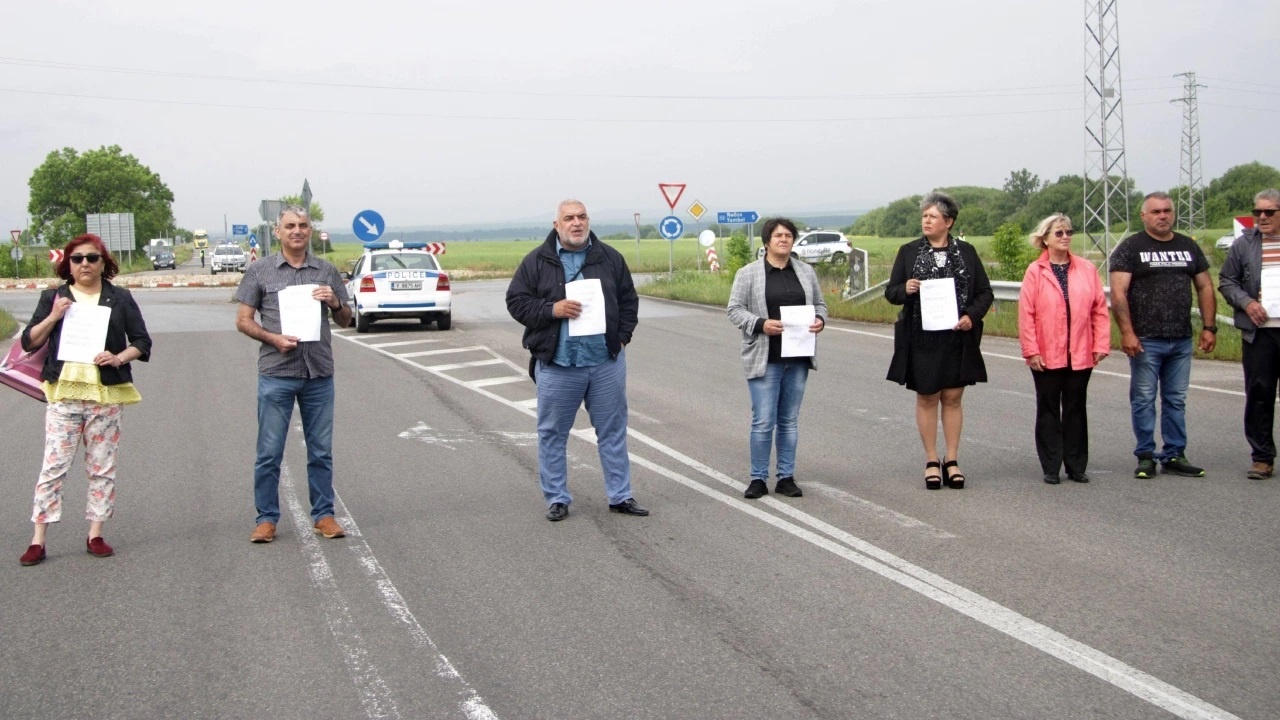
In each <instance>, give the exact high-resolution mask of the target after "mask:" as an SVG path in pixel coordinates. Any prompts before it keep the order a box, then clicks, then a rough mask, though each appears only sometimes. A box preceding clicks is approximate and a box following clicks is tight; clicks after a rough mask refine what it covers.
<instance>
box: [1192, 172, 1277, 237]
mask: <svg viewBox="0 0 1280 720" xmlns="http://www.w3.org/2000/svg"><path fill="white" fill-rule="evenodd" d="M1267 188H1280V170H1277V169H1275V168H1273V167H1271V166H1270V165H1264V164H1262V163H1260V162H1251V163H1248V164H1245V165H1237V166H1235V167H1233V168H1231V169H1230V170H1228V171H1226V172H1225V173H1223V174H1222V176H1221V177H1219V178H1216V179H1215V180H1213V181H1212V182H1210V183H1209V187H1208V192H1207V193H1206V194H1207V195H1208V199H1207V200H1205V204H1204V209H1205V222H1206V224H1207V225H1208V226H1209V227H1215V228H1229V227H1231V219H1232V218H1234V217H1235V216H1237V215H1248V214H1249V212H1250V211H1251V210H1253V196H1254V195H1256V194H1257V193H1258V192H1259V191H1260V190H1265V189H1267Z"/></svg>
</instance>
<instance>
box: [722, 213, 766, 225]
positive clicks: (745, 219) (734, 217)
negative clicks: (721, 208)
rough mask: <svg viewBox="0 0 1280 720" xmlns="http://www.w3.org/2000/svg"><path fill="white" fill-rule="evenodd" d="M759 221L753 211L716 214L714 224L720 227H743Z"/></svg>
mask: <svg viewBox="0 0 1280 720" xmlns="http://www.w3.org/2000/svg"><path fill="white" fill-rule="evenodd" d="M758 220H760V216H759V215H757V214H756V211H755V210H739V211H737V212H722V213H716V222H718V223H720V224H722V225H745V224H746V223H753V222H757V221H758Z"/></svg>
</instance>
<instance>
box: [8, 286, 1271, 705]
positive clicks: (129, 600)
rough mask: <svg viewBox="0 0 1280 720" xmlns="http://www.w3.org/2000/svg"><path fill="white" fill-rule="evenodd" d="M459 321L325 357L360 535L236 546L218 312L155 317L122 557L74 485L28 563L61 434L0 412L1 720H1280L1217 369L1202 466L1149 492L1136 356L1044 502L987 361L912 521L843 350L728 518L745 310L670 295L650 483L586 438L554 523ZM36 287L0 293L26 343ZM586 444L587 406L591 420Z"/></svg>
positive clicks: (907, 429) (244, 447)
mask: <svg viewBox="0 0 1280 720" xmlns="http://www.w3.org/2000/svg"><path fill="white" fill-rule="evenodd" d="M454 288H455V289H454V292H455V309H454V327H453V329H452V330H449V331H445V332H440V331H436V330H434V329H428V330H424V329H422V328H421V326H420V325H418V324H417V323H416V322H405V323H378V324H375V325H374V328H373V333H371V334H368V335H355V334H354V333H353V331H349V330H344V331H342V332H341V333H340V335H341V338H340V339H337V340H335V345H336V347H335V354H336V358H337V366H338V401H337V402H338V412H337V437H336V442H335V445H336V446H335V459H336V477H337V481H336V484H337V488H338V493H339V495H340V498H341V503H340V513H339V517H340V519H341V520H343V521H344V522H345V523H346V524H347V526H348V527H349V528H350V529H351V530H352V532H351V534H350V536H349V537H347V538H345V539H342V540H323V539H317V536H315V535H313V534H312V533H311V531H310V528H309V527H308V525H307V523H306V522H305V519H306V512H307V508H308V507H309V505H308V503H307V498H306V488H305V484H306V459H305V449H304V448H303V446H302V443H301V435H300V433H295V435H294V436H293V437H292V438H291V441H290V446H289V449H288V452H287V455H286V478H287V482H286V485H285V487H284V488H283V490H282V495H283V498H284V500H285V502H284V507H285V510H286V517H285V519H284V520H283V522H282V525H281V535H280V537H279V539H278V540H277V541H276V542H275V543H273V544H271V545H252V544H250V543H249V542H248V536H249V532H250V531H251V530H252V526H253V517H254V513H253V505H252V496H251V475H252V455H253V446H254V436H255V428H256V423H255V414H254V412H255V399H254V398H255V380H254V378H255V357H256V348H255V347H254V345H253V343H252V342H250V341H248V340H247V339H245V338H243V337H242V336H240V335H238V334H237V333H235V332H234V330H233V329H232V325H233V322H232V318H233V315H234V311H233V306H232V304H231V303H230V292H229V291H228V290H227V289H225V288H224V289H210V290H181V291H179V290H164V291H160V290H156V291H145V290H139V291H136V293H135V294H136V296H137V297H138V299H139V302H140V304H141V305H142V308H143V311H144V314H145V315H146V317H147V320H148V323H149V326H150V328H151V330H152V333H153V335H154V339H155V358H154V360H153V361H152V362H151V363H149V364H140V366H139V367H137V368H136V370H135V377H136V380H137V385H138V387H139V389H140V391H141V392H142V395H143V398H144V401H143V402H142V403H141V404H139V405H136V406H132V407H130V408H128V409H127V410H126V418H125V430H124V438H123V441H122V449H121V461H120V465H121V467H120V476H119V482H118V507H117V514H116V517H115V518H114V519H113V520H112V521H111V522H110V523H109V524H108V526H107V538H108V539H109V540H110V541H111V543H112V544H113V545H115V547H116V549H117V553H116V556H115V557H113V558H110V559H105V560H103V559H96V558H93V557H92V556H89V555H87V554H86V553H85V552H84V551H83V549H82V548H83V545H82V543H83V540H82V538H83V534H84V532H85V529H86V525H87V524H86V523H85V521H84V520H83V519H81V516H80V513H79V507H80V503H81V499H82V497H83V493H84V480H83V473H82V470H81V469H80V465H79V463H77V465H76V466H75V467H73V469H72V473H71V476H70V478H69V480H68V489H67V494H66V500H67V503H68V513H67V516H66V518H65V519H64V521H63V522H62V523H61V524H60V525H58V526H55V527H54V528H52V529H51V531H50V543H49V548H48V550H49V559H48V560H47V561H46V562H45V563H44V564H42V565H40V566H37V567H33V568H23V567H20V566H19V565H18V562H17V557H18V555H19V554H21V552H22V551H23V550H24V549H25V547H26V544H27V542H28V540H29V536H30V525H29V512H30V510H29V507H30V504H29V503H30V495H31V486H32V484H33V482H34V479H35V476H36V474H37V472H38V470H39V457H40V452H41V450H40V448H41V443H42V412H43V408H42V406H41V405H40V404H39V403H36V402H33V401H31V400H29V399H26V398H23V397H21V396H19V395H18V394H17V393H13V392H4V393H0V432H3V435H4V437H5V439H6V443H5V448H6V451H7V454H8V461H9V462H8V463H7V470H6V471H4V472H2V473H0V497H4V498H7V499H8V502H6V503H4V505H3V507H4V508H5V512H4V518H5V520H4V522H3V523H0V540H2V542H0V548H4V549H6V552H8V553H9V556H8V560H0V646H3V647H4V648H5V650H6V652H4V653H2V654H0V678H3V680H0V716H3V717H4V718H51V717H57V718H168V717H187V718H240V717H263V716H270V717H277V718H366V717H367V718H383V717H386V718H416V717H423V718H504V719H511V718H618V719H622V718H760V719H766V718H768V719H772V718H1080V717H1098V718H1165V717H1185V718H1231V717H1240V718H1259V719H1261V718H1275V717H1280V686H1277V682H1276V677H1277V670H1280V614H1278V613H1276V612H1275V609H1274V603H1275V598H1276V597H1280V563H1277V561H1276V558H1277V551H1278V550H1280V512H1278V510H1280V480H1277V479H1273V480H1268V481H1263V482H1257V481H1249V480H1245V479H1244V471H1245V469H1246V468H1247V466H1248V461H1249V455H1248V448H1247V445H1246V444H1245V442H1244V439H1243V436H1242V431H1241V427H1240V423H1241V421H1240V417H1241V413H1242V405H1243V397H1242V396H1241V394H1240V386H1241V380H1240V371H1239V368H1238V366H1236V365H1225V364H1213V363H1201V362H1197V363H1196V364H1195V366H1194V369H1193V373H1192V382H1193V383H1194V385H1195V388H1194V389H1193V390H1192V392H1191V394H1190V397H1189V401H1188V405H1189V415H1190V418H1189V431H1190V437H1191V447H1190V450H1189V455H1190V458H1191V460H1192V461H1194V462H1197V463H1199V464H1202V465H1205V466H1206V467H1207V468H1208V469H1209V477H1207V478H1204V479H1186V478H1173V477H1163V476H1162V477H1160V478H1158V479H1155V480H1148V481H1139V480H1135V479H1133V478H1132V477H1131V473H1132V468H1133V458H1132V454H1131V452H1132V435H1131V433H1130V431H1129V420H1128V418H1129V415H1128V403H1127V396H1126V391H1127V379H1126V377H1125V375H1126V372H1127V365H1126V363H1125V362H1124V360H1123V358H1122V357H1112V358H1109V359H1108V360H1106V361H1105V362H1104V363H1103V365H1102V367H1101V369H1100V371H1099V372H1097V373H1095V375H1094V378H1093V382H1092V385H1091V388H1090V391H1091V395H1090V408H1089V409H1090V415H1091V417H1090V423H1091V430H1092V453H1091V455H1092V460H1091V466H1090V474H1091V475H1092V476H1093V478H1094V481H1093V482H1092V483H1090V484H1088V485H1077V484H1074V483H1070V482H1066V483H1063V484H1062V485H1060V486H1048V485H1045V484H1044V483H1042V482H1041V481H1040V472H1039V467H1038V463H1037V461H1036V459H1035V453H1034V449H1033V444H1032V436H1031V426H1032V422H1033V407H1034V400H1033V397H1032V385H1031V379H1030V377H1029V373H1028V371H1027V370H1026V369H1025V367H1024V366H1023V365H1022V363H1021V361H1020V360H1019V359H1018V358H1017V356H1018V352H1017V348H1016V345H1015V344H1014V343H1013V342H1011V341H1009V340H1004V339H997V338H988V339H987V340H986V341H984V350H985V351H986V352H987V363H988V369H989V373H990V375H991V382H989V383H987V384H984V385H980V386H977V387H974V388H972V389H970V391H969V392H968V393H967V395H966V398H965V411H966V419H967V425H966V428H965V434H964V444H963V446H962V450H961V459H962V461H963V466H964V469H965V471H966V474H967V475H968V478H969V486H968V487H967V488H966V489H965V490H963V491H954V490H942V491H939V492H926V491H925V490H924V488H923V482H922V480H921V470H922V458H921V455H922V453H921V450H920V448H919V441H918V439H917V436H916V432H915V427H914V421H913V419H912V412H913V403H914V400H913V397H912V396H911V394H910V393H909V392H908V391H906V390H905V389H902V388H900V387H898V386H897V385H895V384H892V383H889V382H886V381H885V380H884V379H883V378H884V373H885V370H886V368H887V364H888V359H889V354H890V349H891V340H890V334H889V329H888V328H885V327H880V326H868V325H859V324H853V323H846V322H838V321H837V322H832V323H831V325H830V326H829V327H828V329H827V331H825V332H824V333H823V334H822V336H821V337H820V339H819V349H818V353H819V368H820V369H819V371H818V372H816V373H814V374H812V375H811V376H810V380H809V387H808V393H807V397H806V400H805V403H804V406H803V410H802V415H801V440H800V451H799V461H798V467H797V478H798V480H799V482H800V485H801V487H803V488H804V489H805V497H803V498H799V499H788V498H778V497H776V496H773V495H770V496H768V497H767V498H766V499H764V500H761V501H755V502H749V501H744V500H742V499H741V489H742V488H743V487H744V482H743V481H744V479H745V477H746V470H747V464H748V463H747V431H748V425H749V414H750V404H749V399H748V396H747V391H746V387H745V382H744V380H743V378H742V373H741V369H740V365H739V362H738V340H737V331H736V330H735V329H734V328H733V327H732V326H731V325H730V324H729V322H728V321H727V320H726V319H725V317H724V314H723V311H720V310H716V309H708V308H700V307H694V306H689V305H683V304H678V303H667V302H661V301H653V300H647V299H646V300H643V301H642V302H641V324H640V328H639V330H638V331H637V334H636V337H635V340H634V342H633V344H632V345H631V346H630V347H629V348H628V350H627V351H626V357H627V362H628V370H629V385H630V387H629V398H630V407H631V428H632V431H633V437H632V440H631V443H630V449H631V452H632V454H633V470H634V490H635V494H636V497H637V499H638V500H639V501H640V502H641V504H643V505H645V506H646V507H648V508H649V509H650V510H652V512H653V514H652V515H651V516H650V517H648V518H632V517H624V516H620V515H617V514H611V513H609V512H608V511H607V507H606V500H605V498H604V493H603V487H602V485H603V483H602V480H601V476H600V470H599V464H598V460H597V458H596V457H595V448H594V446H593V445H592V444H591V443H590V432H589V425H587V424H586V422H585V416H580V419H579V420H580V422H579V425H578V427H579V428H580V429H582V430H585V431H586V432H583V433H581V435H580V436H579V437H575V438H574V439H573V440H571V441H570V442H571V444H570V460H571V462H570V466H571V467H570V488H571V490H572V491H573V493H574V497H575V501H574V503H573V505H572V508H571V514H570V516H569V518H568V520H566V521H565V522H561V523H554V524H553V523H549V522H547V521H546V520H545V519H544V518H543V512H544V509H545V508H544V507H543V504H542V500H541V496H540V493H539V491H538V486H537V478H536V472H537V470H536V468H537V452H536V443H535V439H534V434H533V433H534V422H533V418H532V415H531V413H532V412H533V411H532V410H531V409H530V404H529V403H528V400H530V399H531V398H533V397H534V387H533V385H532V383H531V382H530V381H529V380H528V379H527V377H525V376H524V371H525V361H526V358H527V355H526V354H525V352H524V351H523V350H522V349H521V347H520V329H519V327H518V326H516V325H515V323H514V322H512V321H511V320H510V319H509V318H508V317H507V315H506V312H505V309H504V308H503V307H502V295H503V291H504V289H505V282H476V283H456V284H455V286H454ZM34 299H35V293H4V294H0V305H3V306H4V307H6V308H8V309H10V310H11V311H12V312H14V313H15V315H16V316H17V317H19V318H20V319H21V318H24V317H26V316H28V315H29V314H30V311H31V308H32V307H33V306H34ZM584 415H585V414H584Z"/></svg>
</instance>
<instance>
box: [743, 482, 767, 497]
mask: <svg viewBox="0 0 1280 720" xmlns="http://www.w3.org/2000/svg"><path fill="white" fill-rule="evenodd" d="M768 494H769V486H768V485H765V484H764V481H763V480H761V479H760V478H752V479H751V483H750V484H749V485H747V491H746V492H744V493H742V497H744V498H746V499H748V500H755V499H757V498H762V497H764V496H765V495H768Z"/></svg>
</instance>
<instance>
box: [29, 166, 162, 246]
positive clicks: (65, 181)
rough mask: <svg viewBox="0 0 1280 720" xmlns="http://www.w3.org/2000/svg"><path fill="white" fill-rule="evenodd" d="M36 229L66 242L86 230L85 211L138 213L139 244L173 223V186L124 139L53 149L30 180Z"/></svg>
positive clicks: (53, 242)
mask: <svg viewBox="0 0 1280 720" xmlns="http://www.w3.org/2000/svg"><path fill="white" fill-rule="evenodd" d="M27 184H28V186H29V187H30V188H31V197H30V200H29V201H28V203H27V212H29V213H30V214H31V232H32V234H34V235H35V236H36V237H38V238H40V239H41V240H42V241H44V242H45V243H47V244H48V245H49V246H50V247H55V248H57V247H63V246H65V245H66V244H67V241H68V240H70V239H71V238H73V237H75V236H76V235H78V234H80V233H83V232H84V231H85V215H88V214H93V213H133V223H134V238H135V248H141V247H143V246H144V245H145V244H146V243H147V241H148V240H149V239H151V238H153V237H160V236H161V235H162V234H164V232H165V230H166V229H167V228H169V227H171V226H172V225H173V224H174V223H173V192H172V191H171V190H169V187H168V186H167V185H165V184H164V182H163V181H162V180H161V179H160V176H159V175H157V174H156V173H154V172H152V170H151V168H149V167H147V166H146V165H143V164H142V163H140V162H139V161H138V159H137V158H135V157H134V156H132V155H126V154H125V153H124V151H123V150H121V149H120V146H119V145H112V146H110V147H100V148H98V149H97V150H86V151H85V152H83V153H77V152H76V151H75V150H74V149H73V148H63V149H62V150H60V151H54V152H51V153H49V154H48V155H47V156H46V157H45V160H44V162H43V163H42V164H41V165H40V167H38V168H36V169H35V171H34V172H33V173H32V174H31V179H30V180H29V181H28V183H27Z"/></svg>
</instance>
